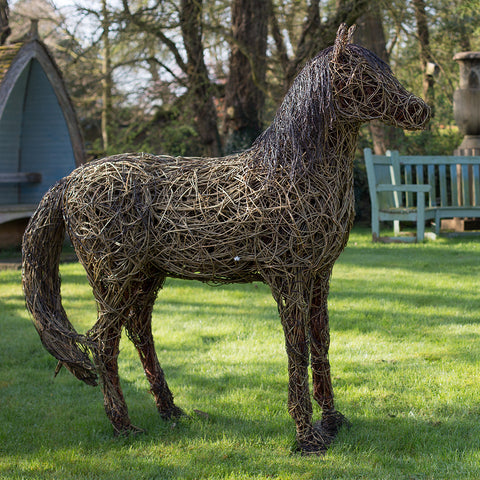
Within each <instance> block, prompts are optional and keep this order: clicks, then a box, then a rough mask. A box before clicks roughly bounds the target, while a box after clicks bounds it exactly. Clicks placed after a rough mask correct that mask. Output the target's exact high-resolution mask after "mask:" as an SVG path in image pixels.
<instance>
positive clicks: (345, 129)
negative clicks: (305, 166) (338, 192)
mask: <svg viewBox="0 0 480 480" xmlns="http://www.w3.org/2000/svg"><path fill="white" fill-rule="evenodd" d="M359 131H360V124H351V123H345V122H335V123H334V124H333V125H332V126H331V127H330V128H329V129H328V131H327V132H326V137H325V138H326V139H325V144H324V147H323V149H322V153H323V155H322V158H320V159H319V166H320V167H321V166H322V165H325V166H330V167H333V166H338V167H339V168H345V167H346V166H348V167H350V168H353V160H354V158H355V150H356V148H357V141H358V133H359Z"/></svg>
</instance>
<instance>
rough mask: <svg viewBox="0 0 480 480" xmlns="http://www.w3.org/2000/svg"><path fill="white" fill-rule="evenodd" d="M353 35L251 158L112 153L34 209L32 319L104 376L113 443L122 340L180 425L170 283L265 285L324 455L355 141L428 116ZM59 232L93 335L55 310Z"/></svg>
mask: <svg viewBox="0 0 480 480" xmlns="http://www.w3.org/2000/svg"><path fill="white" fill-rule="evenodd" d="M351 34H352V29H350V30H347V28H346V26H345V25H342V26H341V27H340V29H339V31H338V33H337V38H336V40H335V44H334V46H333V47H330V48H327V49H326V50H324V51H323V52H321V53H320V54H319V55H318V56H317V57H315V58H314V59H313V60H312V61H310V62H309V63H308V64H307V65H306V67H305V68H304V69H303V70H302V72H301V73H300V74H299V75H298V77H297V78H296V79H295V81H294V82H293V85H292V87H291V88H290V90H289V92H288V93H287V95H286V97H285V99H284V101H283V103H282V105H281V106H280V108H279V110H278V112H277V114H276V116H275V119H274V121H273V123H272V125H271V126H270V127H269V128H268V129H267V130H266V131H265V132H264V133H263V134H262V135H261V136H260V137H259V138H258V139H257V140H256V142H255V143H254V145H253V146H252V147H251V148H250V149H249V150H247V151H245V152H243V153H239V154H235V155H231V156H227V157H224V158H172V157H168V156H153V155H146V154H124V155H116V156H113V157H109V158H105V159H103V160H99V161H95V162H92V163H89V164H86V165H84V166H82V167H79V168H78V169H76V170H75V171H73V172H72V173H71V174H70V175H69V176H68V177H66V178H64V179H63V180H61V181H60V182H58V183H57V184H56V185H55V186H54V187H52V188H51V190H50V191H49V192H48V193H47V194H46V195H45V197H44V198H43V200H42V202H41V203H40V205H39V207H38V209H37V211H36V213H35V214H34V216H33V217H32V219H31V221H30V224H29V226H28V228H27V230H26V232H25V236H24V243H23V286H24V292H25V296H26V301H27V307H28V309H29V310H30V312H31V314H32V316H33V319H34V323H35V326H36V328H37V330H38V333H39V334H40V337H41V340H42V342H43V344H44V346H45V347H46V348H47V350H48V351H49V352H50V353H51V354H52V355H53V356H54V357H56V358H57V359H58V361H59V365H64V366H65V367H66V368H67V369H68V370H70V372H72V373H73V374H74V375H75V376H76V377H77V378H79V379H80V380H83V381H84V382H86V383H87V384H90V385H95V384H96V382H97V375H99V376H100V380H101V385H102V389H103V394H104V401H105V410H106V413H107V415H108V417H109V419H110V421H111V423H112V425H113V427H114V429H115V431H116V432H117V433H121V434H125V433H128V432H131V431H136V427H134V426H133V425H132V424H131V423H130V419H129V416H128V411H127V406H126V403H125V400H124V397H123V394H122V390H121V388H120V382H119V376H118V366H117V357H118V353H119V341H120V335H121V330H122V329H123V328H125V330H126V332H127V335H128V336H129V338H130V339H131V340H132V341H133V342H134V344H135V346H136V348H137V349H138V352H139V355H140V359H141V361H142V363H143V367H144V369H145V373H146V376H147V378H148V380H149V382H150V384H151V392H152V394H153V396H154V397H155V402H156V405H157V407H158V411H159V412H160V415H161V416H162V417H164V418H170V417H176V416H178V415H181V414H182V411H181V409H180V408H178V407H177V406H176V405H175V404H174V401H173V395H172V393H171V392H170V390H169V387H168V385H167V382H166V381H165V378H164V374H163V371H162V369H161V367H160V364H159V362H158V359H157V355H156V353H155V347H154V341H153V338H152V330H151V315H152V309H153V304H154V301H155V298H156V296H157V292H158V291H159V289H160V288H161V287H162V285H163V282H164V280H165V277H167V276H170V277H178V278H184V279H197V280H201V281H204V282H214V283H229V282H252V281H262V282H265V283H266V284H268V285H269V286H270V288H271V291H272V294H273V297H274V298H275V300H276V302H277V304H278V309H279V313H280V317H281V321H282V325H283V328H284V332H285V340H286V350H287V355H288V374H289V383H288V411H289V413H290V415H291V416H292V417H293V419H294V421H295V424H296V434H297V442H298V445H299V448H300V449H301V450H302V451H303V452H305V453H308V452H318V451H322V450H324V449H325V448H326V446H327V445H328V444H329V443H330V442H331V440H332V439H333V438H334V436H335V434H336V432H337V430H338V428H339V426H340V425H341V424H342V422H343V421H344V417H343V416H342V415H341V414H340V413H339V412H337V411H336V410H335V407H334V401H333V390H332V383H331V378H330V366H329V360H328V348H329V327H328V312H327V295H328V288H329V278H330V274H331V271H332V267H333V264H334V262H335V260H336V259H337V258H338V256H339V255H340V253H341V252H342V250H343V248H344V246H345V244H346V242H347V238H348V235H349V231H350V228H351V226H352V222H353V217H354V194H353V158H354V152H355V148H356V142H357V135H358V132H359V128H360V125H361V124H362V123H363V122H366V121H369V120H372V119H379V120H382V121H383V122H386V123H387V124H391V125H395V126H398V127H402V128H406V129H420V128H422V127H423V126H424V125H425V123H426V122H427V121H428V118H429V115H430V109H429V107H428V106H427V105H426V104H425V103H424V102H423V101H422V100H421V99H419V98H417V97H415V96H414V95H412V94H411V93H409V92H408V91H406V90H405V89H404V88H403V87H402V86H401V85H400V83H399V82H398V81H397V80H396V79H395V78H394V76H393V74H392V73H391V71H390V69H389V67H388V66H387V65H386V64H385V63H383V62H382V61H381V60H380V59H379V58H377V57H376V56H375V55H374V54H372V53H371V52H369V51H368V50H366V49H364V48H362V47H360V46H357V45H353V44H351V43H350V39H351ZM65 231H66V232H67V233H68V235H69V237H70V239H71V241H72V243H73V245H74V247H75V251H76V252H77V254H78V258H79V259H80V262H81V263H82V264H83V266H84V267H85V270H86V272H87V276H88V280H89V282H90V284H91V286H92V288H93V293H94V296H95V299H96V301H97V304H98V321H97V323H96V324H95V325H94V326H93V328H92V329H91V330H89V331H88V332H87V333H86V334H84V335H83V334H78V333H77V332H76V331H75V330H74V328H73V326H72V325H71V323H70V322H69V321H68V319H67V317H66V314H65V311H64V310H63V307H62V305H61V299H60V279H59V272H58V270H59V255H60V249H61V246H62V242H63V240H64V235H65ZM90 355H91V356H92V357H93V362H92V361H91V360H90ZM309 359H311V370H312V378H313V398H314V399H315V400H316V401H317V402H318V403H319V404H320V406H321V408H322V410H323V415H322V419H321V421H319V422H317V423H315V424H314V423H312V403H311V399H310V389H309V380H308V365H309Z"/></svg>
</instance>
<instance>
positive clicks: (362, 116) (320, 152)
mask: <svg viewBox="0 0 480 480" xmlns="http://www.w3.org/2000/svg"><path fill="white" fill-rule="evenodd" d="M353 32H354V27H350V29H347V26H346V25H345V24H342V25H341V26H340V28H339V29H338V33H337V37H336V40H335V44H334V45H333V46H332V47H329V48H326V49H325V50H323V51H322V52H320V53H319V54H318V55H317V56H316V57H315V58H313V59H312V60H311V61H310V62H308V63H307V64H306V65H305V67H304V68H303V70H302V71H301V72H300V73H299V74H298V76H297V77H296V78H295V80H294V81H293V83H292V85H291V87H290V89H289V91H288V92H287V94H286V96H285V98H284V100H283V102H282V104H281V105H280V108H279V109H278V111H277V113H276V115H275V118H274V121H273V123H272V124H271V125H270V127H269V128H268V129H267V130H266V131H265V132H264V133H263V134H262V135H261V136H260V137H259V138H258V139H257V141H256V143H255V144H254V147H255V148H257V149H258V155H257V156H256V157H254V162H255V163H257V164H261V165H263V166H264V167H265V168H267V169H268V170H269V171H270V172H273V171H274V170H275V168H276V167H278V166H281V167H283V168H284V169H286V170H289V171H290V172H291V175H292V176H296V175H297V174H300V175H303V173H304V172H306V171H314V170H315V169H316V168H317V166H318V165H319V164H332V162H336V161H339V160H340V158H341V157H342V155H345V152H348V154H347V155H349V156H353V154H354V149H355V147H356V144H357V135H358V131H359V128H360V125H361V124H362V123H364V122H368V121H370V120H380V121H382V122H384V123H386V124H389V125H394V126H396V127H400V128H405V129H408V130H418V129H422V128H424V126H425V125H426V123H427V121H428V120H429V118H430V107H429V106H428V105H427V104H426V103H425V102H424V101H423V100H422V99H420V98H418V97H416V96H415V95H413V94H412V93H410V92H408V91H407V90H406V89H405V88H404V87H403V86H402V85H401V84H400V82H399V81H398V80H397V79H396V78H395V77H394V75H393V73H392V71H391V70H390V68H389V66H388V65H387V64H386V63H385V62H383V61H382V60H381V59H380V58H378V57H377V56H376V55H375V54H374V53H372V52H370V51H369V50H367V49H366V48H363V47H361V46H359V45H353V44H352V43H351V38H352V35H353Z"/></svg>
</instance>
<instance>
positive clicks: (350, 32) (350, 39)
mask: <svg viewBox="0 0 480 480" xmlns="http://www.w3.org/2000/svg"><path fill="white" fill-rule="evenodd" d="M356 29H357V26H356V25H355V24H353V25H352V26H351V27H350V28H349V29H348V33H347V44H348V43H353V34H354V33H355V30H356Z"/></svg>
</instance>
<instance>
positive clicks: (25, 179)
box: [0, 172, 42, 183]
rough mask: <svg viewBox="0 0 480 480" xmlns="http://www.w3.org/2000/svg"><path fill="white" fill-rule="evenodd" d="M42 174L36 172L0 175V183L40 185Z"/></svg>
mask: <svg viewBox="0 0 480 480" xmlns="http://www.w3.org/2000/svg"><path fill="white" fill-rule="evenodd" d="M41 181H42V174H41V173H37V172H17V173H0V183H40V182H41Z"/></svg>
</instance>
